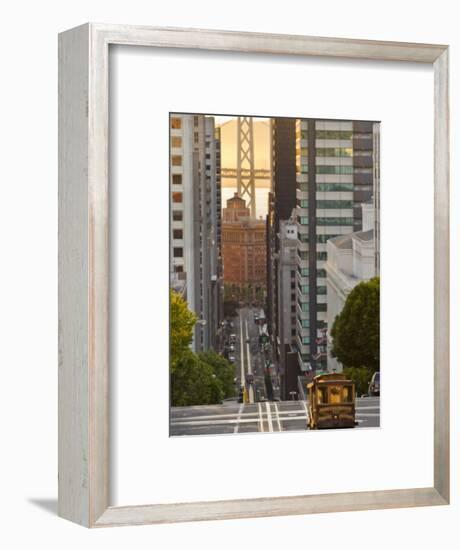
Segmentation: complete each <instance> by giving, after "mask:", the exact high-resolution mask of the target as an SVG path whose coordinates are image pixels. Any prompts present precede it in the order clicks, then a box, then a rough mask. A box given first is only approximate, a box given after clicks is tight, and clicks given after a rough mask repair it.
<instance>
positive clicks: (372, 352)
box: [331, 277, 380, 374]
mask: <svg viewBox="0 0 460 550" xmlns="http://www.w3.org/2000/svg"><path fill="white" fill-rule="evenodd" d="M331 336H332V339H333V345H332V355H333V356H334V357H337V359H338V360H339V361H340V362H341V363H343V365H344V367H366V368H367V369H369V370H370V371H371V374H372V372H375V371H376V370H379V368H380V278H379V277H374V278H373V279H371V280H370V281H366V282H362V283H360V284H359V285H357V286H355V288H354V289H353V290H352V291H351V292H350V294H349V295H348V298H347V301H346V302H345V305H344V307H343V309H342V311H341V313H340V314H339V315H337V317H336V318H335V321H334V324H333V326H332V330H331Z"/></svg>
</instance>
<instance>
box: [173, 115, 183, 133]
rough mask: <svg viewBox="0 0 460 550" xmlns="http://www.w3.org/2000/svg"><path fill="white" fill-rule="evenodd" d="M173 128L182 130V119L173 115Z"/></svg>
mask: <svg viewBox="0 0 460 550" xmlns="http://www.w3.org/2000/svg"><path fill="white" fill-rule="evenodd" d="M171 128H172V129H173V130H180V129H181V128H182V119H181V118H178V117H171Z"/></svg>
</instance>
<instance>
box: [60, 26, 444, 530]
mask: <svg viewBox="0 0 460 550" xmlns="http://www.w3.org/2000/svg"><path fill="white" fill-rule="evenodd" d="M110 44H125V45H138V46H155V47H167V48H171V47H176V48H190V49H206V50H221V51H234V52H262V53H266V54H285V55H297V56H327V57H334V58H353V59H369V60H387V61H416V62H420V63H425V64H430V65H432V66H433V68H434V80H435V94H434V116H435V124H434V143H435V147H434V186H435V187H434V188H435V197H434V215H435V220H434V227H435V241H434V243H435V244H434V270H435V273H434V275H435V277H434V329H435V330H434V358H433V359H434V396H433V398H434V424H433V429H434V450H433V452H434V483H433V486H432V487H424V488H414V489H401V490H384V491H369V492H352V493H336V494H321V495H305V496H294V497H273V498H257V499H245V500H228V501H220V502H214V501H213V502H196V503H195V502H194V503H178V504H157V505H155V504H154V505H151V506H129V507H112V506H110V505H109V459H110V457H109V403H108V393H109V383H108V381H109V360H108V349H109V343H108V327H109V322H108V310H109V309H108V308H109V304H108V301H109V293H108V277H109V250H108V246H109V235H108V204H109V201H108V177H109V175H108V174H109V171H108V166H109V164H108V91H109V90H108V87H109V79H108V49H109V45H110ZM448 59H449V50H448V47H447V46H444V45H429V44H411V43H396V42H378V41H368V40H349V39H340V38H318V37H308V36H288V35H286V36H284V35H274V34H273V35H272V34H258V33H241V32H229V31H211V30H196V29H166V28H152V27H137V26H122V25H103V24H92V23H91V24H85V25H83V26H80V27H77V28H74V29H71V30H68V31H66V32H63V33H62V34H60V35H59V515H60V516H61V517H63V518H67V519H69V520H71V521H74V522H76V523H79V524H81V525H84V526H87V527H103V526H115V525H133V524H148V523H163V522H179V521H195V520H210V519H228V518H246V517H262V516H277V515H288V514H308V513H321V512H343V511H348V510H368V509H377V508H402V507H410V506H433V505H442V504H448V503H449V92H448V78H449V65H448V63H449V61H448Z"/></svg>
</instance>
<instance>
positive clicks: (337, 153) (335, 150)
mask: <svg viewBox="0 0 460 550" xmlns="http://www.w3.org/2000/svg"><path fill="white" fill-rule="evenodd" d="M316 155H317V156H318V157H352V156H353V149H352V148H351V147H317V148H316Z"/></svg>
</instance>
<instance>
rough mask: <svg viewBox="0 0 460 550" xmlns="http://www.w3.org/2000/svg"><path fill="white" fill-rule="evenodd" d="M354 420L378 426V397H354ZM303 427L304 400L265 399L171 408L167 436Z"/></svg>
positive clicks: (361, 423) (287, 429)
mask: <svg viewBox="0 0 460 550" xmlns="http://www.w3.org/2000/svg"><path fill="white" fill-rule="evenodd" d="M356 421H357V425H356V428H375V427H378V426H379V425H380V398H379V397H364V398H359V399H357V400H356ZM356 428H355V429H356ZM306 429H307V403H306V402H305V401H279V402H278V401H272V402H269V401H265V402H263V403H253V404H243V403H236V402H228V403H224V404H223V405H207V406H198V407H175V408H172V409H171V425H170V435H171V436H176V435H206V434H208V435H210V434H224V433H225V434H226V433H245V432H283V431H300V430H306Z"/></svg>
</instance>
